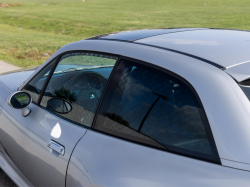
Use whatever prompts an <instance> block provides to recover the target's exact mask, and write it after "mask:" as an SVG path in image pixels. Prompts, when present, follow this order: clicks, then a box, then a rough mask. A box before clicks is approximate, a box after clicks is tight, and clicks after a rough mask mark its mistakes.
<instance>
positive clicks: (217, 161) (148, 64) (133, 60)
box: [91, 56, 221, 165]
mask: <svg viewBox="0 0 250 187" xmlns="http://www.w3.org/2000/svg"><path fill="white" fill-rule="evenodd" d="M123 59H124V60H129V61H131V62H135V63H138V64H141V65H143V66H147V67H149V68H154V69H155V70H158V71H161V72H163V73H167V74H169V75H171V76H173V77H174V78H176V79H179V80H180V81H182V82H183V83H185V84H186V85H187V86H188V87H189V88H190V89H191V91H192V92H193V93H194V95H195V97H196V99H197V100H198V102H199V104H200V106H201V111H202V112H203V115H204V121H205V122H206V124H207V125H204V128H205V131H206V133H208V134H207V136H208V138H209V140H211V143H212V144H213V145H214V149H215V155H214V156H215V157H216V159H215V160H214V161H212V160H209V159H206V158H200V157H196V156H191V155H187V154H184V153H180V152H176V151H171V150H166V149H162V148H159V147H156V146H153V145H149V144H145V143H141V142H138V141H134V140H130V139H128V138H123V137H120V136H116V135H114V134H110V133H106V132H103V131H101V130H98V129H95V124H96V120H97V116H98V114H99V111H100V108H101V104H102V102H103V99H104V97H105V94H106V91H107V88H108V86H109V83H110V81H111V80H112V78H113V75H114V72H115V69H113V71H112V74H111V75H110V77H109V82H108V83H107V85H106V87H105V91H104V92H103V94H102V97H101V99H100V102H99V104H98V107H97V110H96V114H95V116H94V120H93V122H92V126H91V129H92V130H93V131H96V132H99V133H102V134H106V135H108V136H111V137H115V138H118V139H121V140H125V141H128V142H133V143H136V144H139V145H143V146H146V147H151V148H154V149H158V150H162V151H165V152H169V153H173V154H176V155H179V156H180V155H181V156H185V157H189V158H194V159H197V160H201V161H206V162H210V163H214V164H218V165H221V160H220V157H219V153H218V149H217V146H216V143H215V140H214V137H213V133H212V130H211V127H210V124H209V121H208V118H207V115H206V112H205V109H204V107H203V104H202V102H201V99H200V97H199V95H198V93H197V92H196V90H195V89H194V87H193V86H192V85H191V84H190V83H189V82H188V81H187V80H186V79H185V78H183V77H182V76H180V75H178V74H176V73H174V72H172V71H170V70H168V69H165V68H163V67H160V66H157V65H155V64H152V63H150V62H145V61H142V60H137V59H133V58H130V57H126V56H120V60H119V62H118V61H117V66H118V65H119V64H120V62H121V60H123ZM117 66H116V68H117Z"/></svg>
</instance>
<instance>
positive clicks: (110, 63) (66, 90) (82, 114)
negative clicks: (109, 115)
mask: <svg viewBox="0 0 250 187" xmlns="http://www.w3.org/2000/svg"><path fill="white" fill-rule="evenodd" d="M117 59H118V57H116V56H111V55H104V54H99V53H71V54H67V55H64V56H62V58H61V59H60V62H59V64H58V66H57V67H56V69H55V71H54V73H53V75H52V77H51V80H50V82H49V84H48V86H47V88H46V90H45V93H44V95H43V97H42V101H41V106H43V107H45V108H47V109H49V110H52V111H53V112H55V113H57V114H59V115H61V116H62V117H65V118H67V119H69V120H72V121H74V122H77V123H80V124H82V125H86V126H91V125H92V121H93V118H94V115H95V112H96V109H97V106H98V103H99V100H100V98H101V96H102V93H103V91H104V88H105V86H106V84H107V80H108V78H109V76H110V74H111V71H112V69H113V67H114V65H115V63H116V61H117ZM65 101H66V102H65Z"/></svg>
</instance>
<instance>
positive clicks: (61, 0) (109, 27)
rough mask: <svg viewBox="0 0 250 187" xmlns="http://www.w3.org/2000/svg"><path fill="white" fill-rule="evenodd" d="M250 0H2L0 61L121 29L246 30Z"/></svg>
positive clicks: (25, 59) (43, 54)
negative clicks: (204, 28) (207, 28)
mask: <svg viewBox="0 0 250 187" xmlns="http://www.w3.org/2000/svg"><path fill="white" fill-rule="evenodd" d="M249 12H250V2H249V0H209V1H203V0H84V1H83V0H49V1H48V0H4V1H3V2H1V0H0V60H3V61H5V62H8V63H11V64H13V65H16V66H18V67H22V68H26V67H31V66H35V65H40V64H42V63H43V62H44V61H45V60H46V59H47V58H49V57H50V56H51V55H52V54H53V53H54V52H56V51H57V50H58V49H59V48H60V47H62V46H63V45H65V44H67V43H70V42H74V41H77V40H82V39H85V38H87V37H90V36H94V35H99V34H104V33H110V32H118V31H125V30H136V29H149V28H172V27H209V28H231V29H246V30H250V14H249Z"/></svg>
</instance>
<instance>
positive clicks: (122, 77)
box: [94, 60, 217, 161]
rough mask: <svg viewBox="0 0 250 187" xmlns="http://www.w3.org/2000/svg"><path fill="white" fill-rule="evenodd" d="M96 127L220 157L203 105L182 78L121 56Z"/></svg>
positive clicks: (209, 157) (189, 152)
mask: <svg viewBox="0 0 250 187" xmlns="http://www.w3.org/2000/svg"><path fill="white" fill-rule="evenodd" d="M94 128H95V129H97V130H99V131H102V132H105V133H108V134H112V135H114V136H116V137H121V138H124V139H129V140H132V141H135V142H139V143H143V144H147V145H150V146H154V147H158V148H160V149H165V150H168V151H171V152H175V153H180V154H183V155H188V156H191V157H195V158H201V159H205V160H210V161H217V152H216V148H215V145H214V142H213V139H212V136H211V132H210V129H209V124H208V122H207V120H206V118H205V114H204V112H203V110H202V107H201V105H200V103H199V101H198V99H197V98H196V96H195V94H194V93H193V91H192V90H191V89H190V87H189V86H187V85H186V84H185V83H184V82H182V81H180V80H179V79H177V78H175V77H173V76H171V75H169V74H167V73H164V72H161V71H158V70H155V69H153V68H149V67H147V66H143V65H141V64H138V63H134V62H130V61H127V60H122V61H121V62H120V63H119V66H118V67H117V70H116V72H115V74H114V76H113V77H112V80H111V83H110V85H109V87H108V90H107V92H106V94H105V97H104V100H103V102H102V105H101V108H100V111H99V114H98V117H97V121H96V124H95V126H94Z"/></svg>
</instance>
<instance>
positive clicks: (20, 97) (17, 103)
mask: <svg viewBox="0 0 250 187" xmlns="http://www.w3.org/2000/svg"><path fill="white" fill-rule="evenodd" d="M30 102H31V97H30V96H29V94H28V93H26V92H17V93H15V94H14V95H12V97H11V98H10V104H11V106H12V107H14V108H17V109H22V108H25V107H27V106H28V105H29V104H30Z"/></svg>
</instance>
